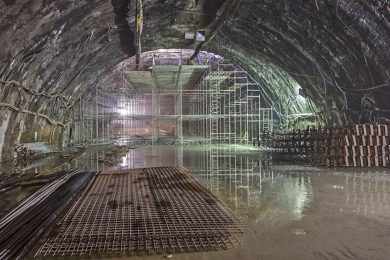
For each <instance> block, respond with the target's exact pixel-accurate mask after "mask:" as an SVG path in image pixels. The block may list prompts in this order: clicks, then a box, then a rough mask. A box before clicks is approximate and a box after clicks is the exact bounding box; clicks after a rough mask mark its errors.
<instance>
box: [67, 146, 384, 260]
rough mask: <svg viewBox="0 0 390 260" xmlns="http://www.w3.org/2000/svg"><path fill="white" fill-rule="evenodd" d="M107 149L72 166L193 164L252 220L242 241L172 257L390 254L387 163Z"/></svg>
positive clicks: (239, 150)
mask: <svg viewBox="0 0 390 260" xmlns="http://www.w3.org/2000/svg"><path fill="white" fill-rule="evenodd" d="M108 151H109V149H107V148H102V149H96V148H95V149H93V150H89V151H87V152H86V153H84V154H83V155H82V156H81V157H79V158H78V159H76V160H73V161H72V162H71V166H72V167H78V168H85V169H98V170H109V169H120V168H140V167H152V166H178V167H181V166H183V167H187V168H189V169H190V170H191V171H192V172H193V174H194V176H195V177H196V178H198V180H199V181H201V182H202V183H203V185H205V186H206V187H207V188H208V189H210V190H211V192H212V193H214V194H215V195H216V196H217V197H218V198H219V199H220V200H222V201H223V202H224V203H225V204H226V205H227V206H228V207H229V208H231V209H232V210H233V212H234V213H235V214H236V215H237V216H238V217H239V218H241V219H242V220H243V221H245V222H246V223H247V224H248V225H249V228H248V230H246V232H245V234H244V238H243V242H242V244H241V245H240V246H239V247H238V248H235V249H231V250H228V251H219V252H207V253H195V254H181V255H174V256H173V258H174V259H183V260H187V259H188V260H192V259H197V260H199V259H213V260H214V259H217V260H218V259H221V260H222V259H232V260H233V259H240V260H244V259H248V260H249V259H250V260H253V259H270V260H273V259H275V260H276V259H277V260H279V259H297V260H304V259H329V260H330V259H339V260H342V259H367V260H368V259H370V260H371V259H377V260H386V259H389V258H388V256H389V255H390V239H389V235H390V201H389V199H390V195H389V193H390V171H389V170H386V169H367V170H364V169H359V170H357V169H325V168H315V167H307V166H299V165H287V164H277V163H276V162H273V163H270V161H269V158H268V157H269V156H268V155H266V154H262V153H259V152H258V151H256V150H247V149H245V147H237V146H236V147H233V146H232V147H228V146H224V147H217V146H146V147H139V148H136V149H131V150H128V151H127V152H125V153H124V154H123V156H121V157H120V158H117V160H114V161H110V163H107V160H105V158H106V157H108V156H107V153H108ZM68 167H69V166H68ZM162 257H163V256H151V257H132V258H131V259H161V258H162ZM89 259H90V258H89ZM121 259H123V258H121Z"/></svg>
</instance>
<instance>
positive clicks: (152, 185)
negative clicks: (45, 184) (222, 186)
mask: <svg viewBox="0 0 390 260" xmlns="http://www.w3.org/2000/svg"><path fill="white" fill-rule="evenodd" d="M241 234H242V225H241V223H240V222H239V221H238V220H237V219H235V218H234V216H233V215H232V214H231V212H230V211H229V210H227V209H226V208H225V207H224V206H223V205H222V203H221V202H220V201H219V200H218V199H217V198H216V197H215V196H214V195H213V194H212V193H211V192H210V191H208V190H207V189H206V188H204V187H203V186H202V185H201V184H200V183H199V182H198V181H196V179H195V178H193V177H192V176H191V175H190V174H189V173H187V171H186V170H184V169H177V168H172V167H159V168H147V169H133V170H126V171H121V172H118V171H117V172H110V173H101V174H99V175H97V177H96V179H95V181H94V183H93V184H92V185H91V186H90V187H89V189H87V190H85V192H84V193H83V194H82V196H80V197H79V199H78V200H77V201H76V202H75V203H74V205H72V206H71V207H70V208H69V210H68V211H67V212H66V214H65V216H64V218H63V219H62V220H60V221H59V222H58V224H57V227H56V228H54V229H53V230H52V232H50V233H48V234H47V236H46V238H45V239H44V240H43V243H42V245H41V246H40V247H39V249H38V250H37V252H36V254H35V256H36V257H44V256H93V257H94V256H122V255H144V254H170V253H180V252H192V251H205V250H218V249H226V248H230V247H232V246H235V245H236V244H237V243H238V242H239V237H240V235H241Z"/></svg>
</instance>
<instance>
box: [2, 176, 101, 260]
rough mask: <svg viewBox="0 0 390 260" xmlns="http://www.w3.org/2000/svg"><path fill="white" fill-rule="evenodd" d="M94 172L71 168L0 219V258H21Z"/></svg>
mask: <svg viewBox="0 0 390 260" xmlns="http://www.w3.org/2000/svg"><path fill="white" fill-rule="evenodd" d="M93 175H94V174H93V173H79V172H70V173H69V174H67V175H65V176H64V177H61V178H59V179H57V180H55V181H53V182H51V183H49V184H47V185H45V186H44V187H42V188H41V189H40V190H38V191H37V192H35V193H34V194H32V195H31V196H30V197H28V198H27V199H26V200H24V201H23V202H22V203H21V204H20V205H19V206H18V207H16V208H15V209H14V210H12V211H11V212H10V213H8V214H7V215H6V216H4V217H3V218H2V219H1V220H0V259H15V258H17V259H20V258H22V257H23V256H24V255H26V254H27V253H28V251H29V249H31V247H33V246H34V243H35V242H36V241H37V239H38V238H39V236H40V235H41V234H43V231H44V229H46V228H47V227H48V226H49V225H50V224H51V223H52V222H53V221H54V220H55V217H56V216H57V215H58V213H59V212H58V210H60V209H61V208H63V207H64V206H66V205H67V202H68V201H70V199H71V198H72V196H74V195H75V194H77V191H78V190H80V189H82V187H83V186H84V185H85V184H86V183H88V181H89V180H90V179H91V178H92V177H93Z"/></svg>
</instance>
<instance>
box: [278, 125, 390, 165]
mask: <svg viewBox="0 0 390 260" xmlns="http://www.w3.org/2000/svg"><path fill="white" fill-rule="evenodd" d="M389 129H390V126H389V125H384V124H361V125H354V126H351V127H345V128H319V129H307V130H294V131H292V132H288V133H278V134H275V135H274V137H273V142H272V146H273V148H274V149H275V151H276V152H277V153H279V154H283V155H288V156H289V157H290V158H294V159H295V158H296V156H299V157H301V158H304V159H305V160H307V161H309V162H311V163H312V164H313V165H319V166H328V167H387V166H389V155H390V149H389V148H390V142H389V141H390V140H389Z"/></svg>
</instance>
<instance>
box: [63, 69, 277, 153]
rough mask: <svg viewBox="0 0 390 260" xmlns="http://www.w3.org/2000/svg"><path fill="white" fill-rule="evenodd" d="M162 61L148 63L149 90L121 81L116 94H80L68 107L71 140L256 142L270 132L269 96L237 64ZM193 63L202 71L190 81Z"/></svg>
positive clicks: (271, 111) (92, 141) (252, 143)
mask: <svg viewBox="0 0 390 260" xmlns="http://www.w3.org/2000/svg"><path fill="white" fill-rule="evenodd" d="M164 66H168V65H154V66H153V69H152V72H151V74H152V77H153V79H154V82H155V85H154V86H152V87H150V88H148V89H137V91H136V92H134V89H131V88H130V87H129V82H128V81H126V80H123V86H122V88H121V92H120V93H119V92H116V93H110V92H109V91H104V90H102V89H99V88H96V90H95V93H89V95H88V97H84V98H80V100H79V102H78V104H77V105H76V106H75V107H74V108H73V114H72V116H73V120H72V124H71V130H70V131H69V134H70V137H71V138H70V139H71V140H72V144H91V143H102V142H103V143H105V142H112V140H114V139H115V140H117V139H131V138H134V137H142V138H143V139H144V140H146V141H151V142H153V143H157V142H159V141H160V140H161V139H163V138H164V137H169V138H171V139H173V140H175V143H180V144H183V143H188V142H189V143H191V142H195V143H203V144H242V145H250V146H258V145H260V144H261V143H262V139H263V137H264V136H266V135H268V134H269V133H271V132H272V131H273V128H274V126H273V125H274V124H273V122H274V114H275V113H274V108H273V103H272V100H271V99H270V98H269V96H268V95H267V94H266V93H265V92H264V90H263V87H262V85H261V84H260V83H258V82H256V81H255V80H253V79H252V78H251V77H250V75H249V74H248V73H247V72H246V71H245V70H243V69H242V68H240V67H239V66H237V65H233V64H222V63H215V64H209V65H207V66H205V65H202V66H199V65H182V64H181V62H179V64H177V65H169V68H168V69H166V68H167V67H164ZM196 66H198V67H196ZM192 67H195V68H196V69H199V67H200V68H201V69H202V70H203V71H202V73H201V74H200V76H199V78H198V79H196V80H195V81H194V80H193V79H192V78H193V74H192V73H194V71H195V69H192ZM123 73H124V74H125V73H126V71H125V70H124V71H123ZM158 73H160V74H161V73H165V74H163V78H174V81H175V83H174V85H175V86H174V87H167V86H164V85H161V84H163V83H158V75H157V74H158ZM185 74H187V75H185ZM124 78H125V76H124ZM190 78H191V80H192V81H191V82H190V83H191V84H189V82H188V79H190ZM185 79H187V81H186V80H185ZM156 82H157V83H156ZM164 106H165V108H164ZM168 106H170V108H169V107H168ZM167 111H168V112H167ZM162 126H165V127H166V129H163V127H162Z"/></svg>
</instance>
